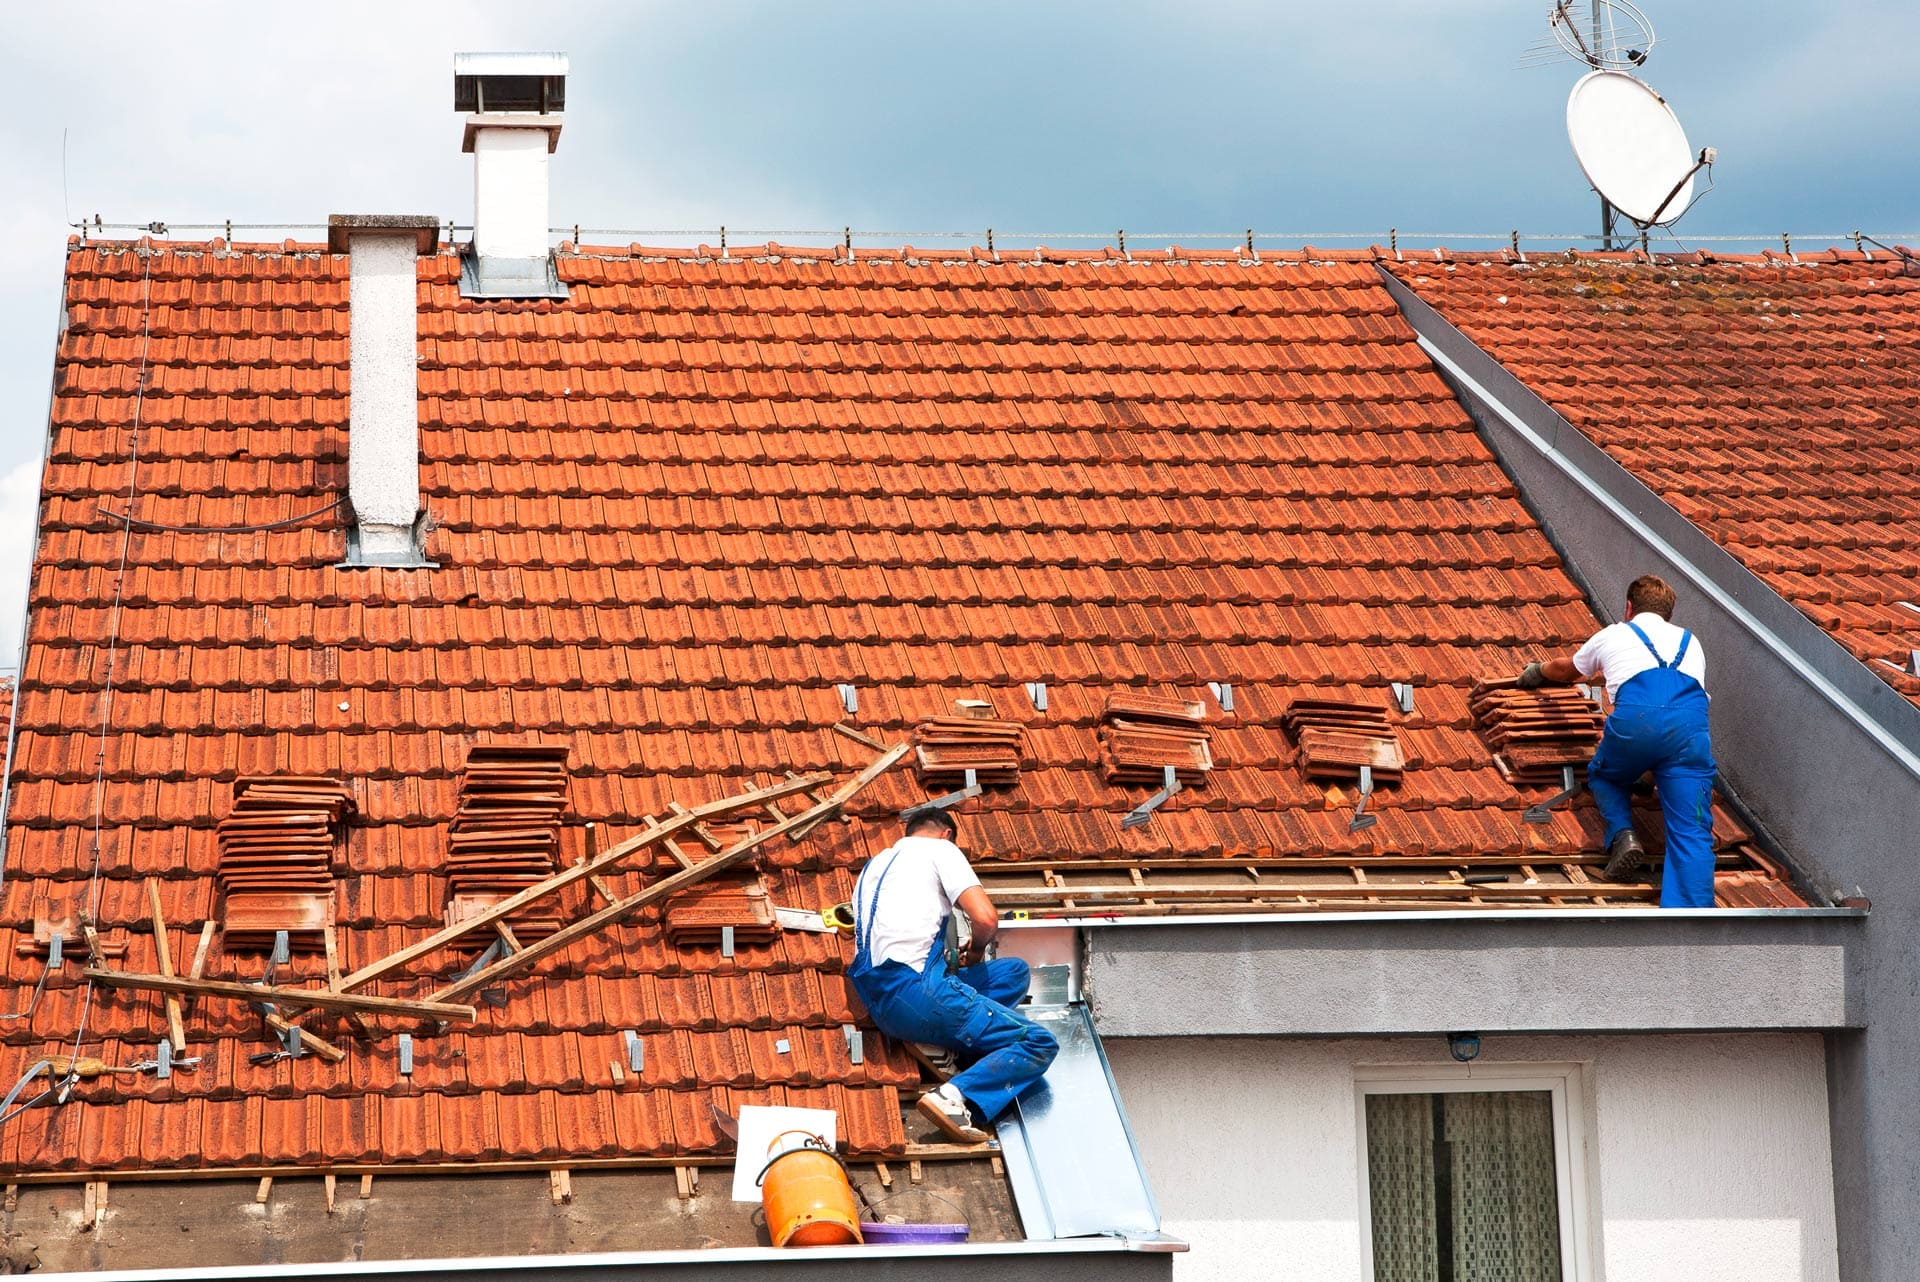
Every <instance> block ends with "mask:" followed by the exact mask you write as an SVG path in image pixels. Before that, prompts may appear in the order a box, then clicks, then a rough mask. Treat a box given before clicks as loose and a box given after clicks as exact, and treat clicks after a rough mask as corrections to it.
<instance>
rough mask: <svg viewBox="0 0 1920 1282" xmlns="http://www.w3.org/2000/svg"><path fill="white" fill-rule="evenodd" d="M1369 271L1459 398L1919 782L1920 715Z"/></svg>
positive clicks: (1428, 312)
mask: <svg viewBox="0 0 1920 1282" xmlns="http://www.w3.org/2000/svg"><path fill="white" fill-rule="evenodd" d="M1376 270H1377V271H1378V272H1379V273H1380V276H1381V278H1382V279H1383V280H1384V281H1385V282H1386V288H1387V292H1388V293H1389V294H1391V295H1392V296H1393V298H1394V301H1395V302H1396V303H1398V304H1399V305H1400V310H1401V314H1402V315H1404V316H1405V317H1406V319H1407V321H1408V323H1409V324H1411V325H1412V326H1413V330H1414V334H1415V335H1416V337H1417V338H1418V340H1419V343H1420V347H1421V348H1422V350H1424V351H1425V352H1426V353H1427V355H1428V356H1430V357H1431V358H1432V359H1433V361H1434V363H1435V365H1437V366H1438V367H1439V369H1440V372H1441V373H1442V375H1443V376H1444V377H1445V378H1446V380H1447V381H1448V382H1449V383H1450V384H1452V385H1453V387H1454V389H1455V390H1456V391H1457V392H1458V393H1460V394H1461V395H1463V396H1465V397H1469V398H1471V399H1472V400H1473V401H1474V402H1476V403H1477V404H1479V405H1480V406H1482V407H1483V408H1484V409H1485V410H1486V411H1488V412H1489V413H1491V414H1493V415H1495V416H1497V417H1498V418H1499V419H1500V420H1501V421H1502V422H1503V423H1505V424H1506V426H1507V427H1508V428H1509V429H1510V430H1511V431H1512V432H1513V433H1514V434H1515V435H1516V436H1517V437H1518V438H1519V439H1521V440H1522V441H1525V442H1526V443H1527V444H1528V445H1529V446H1530V447H1532V448H1533V449H1534V450H1536V451H1538V452H1539V453H1540V455H1541V456H1542V457H1544V458H1545V459H1547V460H1548V461H1549V462H1550V463H1552V464H1553V465H1554V466H1555V467H1557V468H1558V469H1559V470H1560V471H1561V472H1563V473H1565V474H1566V475H1567V476H1568V477H1569V478H1570V479H1571V480H1573V481H1574V482H1575V483H1576V484H1577V485H1579V486H1580V487H1581V488H1582V489H1583V490H1585V491H1586V492H1587V493H1588V494H1589V495H1590V496H1591V497H1592V498H1593V499H1594V500H1595V501H1596V502H1598V503H1599V504H1601V505H1602V506H1603V507H1605V508H1606V509H1608V511H1610V512H1611V513H1612V514H1613V516H1614V517H1615V519H1617V520H1619V521H1620V522H1622V523H1623V524H1624V525H1626V526H1627V527H1628V529H1630V530H1631V531H1632V532H1633V533H1634V534H1635V535H1636V536H1637V537H1638V538H1640V539H1642V540H1644V541H1645V542H1646V543H1648V544H1649V545H1650V546H1652V547H1654V548H1655V549H1656V550H1657V551H1658V552H1659V553H1660V554H1661V555H1663V556H1665V557H1667V558H1668V559H1669V560H1671V561H1672V562H1673V563H1674V564H1676V565H1678V566H1682V567H1684V568H1685V569H1687V570H1688V571H1689V572H1690V573H1691V575H1692V577H1693V580H1694V586H1696V587H1698V588H1699V590H1700V591H1701V592H1703V593H1706V594H1707V595H1708V596H1710V597H1712V598H1713V599H1714V601H1715V602H1716V603H1717V604H1718V605H1720V607H1721V608H1723V609H1724V610H1726V611H1727V613H1728V614H1729V615H1731V616H1733V617H1734V618H1735V619H1737V620H1738V621H1739V622H1740V623H1741V625H1742V626H1743V627H1745V628H1746V629H1747V630H1748V631H1749V632H1751V633H1752V634H1753V636H1754V637H1755V638H1756V639H1757V640H1758V641H1759V642H1760V643H1761V644H1762V645H1764V646H1765V647H1766V648H1767V649H1768V650H1770V651H1772V652H1773V653H1774V654H1775V655H1776V656H1778V657H1779V658H1780V660H1781V661H1782V662H1784V663H1785V664H1787V665H1788V666H1789V667H1790V668H1792V669H1793V670H1794V671H1795V672H1796V673H1797V674H1798V675H1799V676H1800V677H1801V678H1802V679H1803V680H1804V681H1805V682H1806V683H1807V684H1808V685H1809V686H1810V687H1812V688H1813V689H1815V690H1817V691H1818V692H1819V693H1820V694H1821V696H1822V697H1823V698H1825V699H1826V700H1827V701H1828V703H1830V704H1831V705H1832V706H1833V707H1834V708H1835V709H1836V710H1838V711H1839V712H1840V713H1841V714H1842V715H1844V716H1845V717H1847V718H1848V719H1849V720H1851V721H1852V722H1854V724H1856V725H1857V726H1859V727H1860V728H1861V729H1862V730H1863V731H1864V732H1866V734H1867V735H1868V736H1869V737H1870V738H1872V739H1873V740H1874V741H1875V742H1877V743H1878V744H1879V745H1880V746H1881V747H1882V748H1884V749H1885V750H1886V752H1887V753H1888V755H1890V756H1891V757H1893V758H1894V759H1895V760H1896V761H1898V762H1899V763H1900V765H1901V767H1902V768H1903V769H1905V770H1906V771H1907V772H1908V773H1909V774H1911V775H1913V776H1914V777H1915V779H1917V780H1920V707H1916V706H1915V705H1914V704H1913V703H1911V702H1909V701H1908V700H1907V699H1906V697H1905V696H1903V695H1901V694H1900V692H1899V691H1897V690H1895V689H1894V688H1893V687H1892V686H1889V685H1888V684H1887V683H1886V682H1884V681H1882V680H1881V679H1880V678H1879V677H1878V676H1876V675H1874V673H1873V672H1872V671H1871V670H1870V669H1869V668H1868V667H1867V666H1866V665H1865V664H1864V663H1862V662H1861V661H1860V660H1859V659H1857V658H1855V657H1854V655H1853V654H1852V653H1850V652H1849V651H1848V650H1847V648H1846V647H1845V646H1843V645H1841V644H1840V643H1839V642H1838V641H1835V640H1834V639H1833V638H1832V637H1831V636H1829V635H1828V634H1827V632H1826V630H1825V629H1824V628H1821V627H1820V626H1819V625H1818V624H1816V623H1814V622H1813V620H1811V619H1809V618H1807V617H1806V616H1805V615H1804V614H1802V613H1800V611H1799V610H1798V609H1796V608H1794V606H1793V605H1792V604H1791V603H1790V602H1788V601H1787V600H1786V599H1785V598H1784V597H1782V596H1781V595H1780V594H1779V593H1778V592H1775V591H1774V590H1773V588H1772V587H1770V586H1769V585H1768V584H1767V583H1766V581H1765V580H1763V579H1761V578H1760V577H1759V576H1758V575H1756V574H1755V573H1754V572H1753V571H1751V570H1749V569H1748V568H1747V567H1746V566H1744V565H1742V564H1741V563H1740V561H1739V560H1738V559H1737V558H1735V557H1734V555H1733V554H1732V553H1730V552H1728V551H1727V550H1726V549H1725V548H1723V547H1721V546H1720V545H1719V544H1717V543H1715V542H1714V541H1713V540H1712V539H1711V538H1709V537H1708V536H1707V535H1706V534H1705V533H1704V532H1703V531H1702V530H1701V529H1700V528H1699V527H1698V526H1696V525H1694V524H1693V522H1691V521H1689V520H1688V519H1687V518H1686V517H1684V516H1682V515H1681V514H1680V513H1679V512H1677V511H1675V510H1674V508H1673V507H1672V506H1671V505H1670V504H1668V503H1667V501H1666V500H1665V499H1662V498H1661V497H1660V496H1659V495H1658V494H1656V493H1655V492H1654V491H1653V490H1652V489H1651V488H1649V487H1648V486H1647V485H1646V484H1645V483H1644V482H1642V481H1641V480H1640V479H1639V478H1638V477H1636V476H1634V475H1633V473H1631V472H1629V471H1628V470H1627V469H1626V468H1625V467H1623V466H1622V465H1621V464H1620V463H1618V462H1616V461H1615V460H1614V459H1613V457H1612V456H1611V455H1609V454H1608V453H1607V452H1606V451H1605V450H1604V449H1602V448H1601V447H1600V446H1599V445H1597V444H1595V443H1594V442H1593V441H1592V440H1591V439H1590V438H1589V437H1588V436H1587V435H1586V434H1585V433H1584V432H1582V431H1581V430H1580V429H1579V428H1578V427H1576V426H1574V424H1573V423H1571V422H1570V421H1568V420H1567V419H1566V418H1565V417H1564V416H1563V415H1562V414H1561V413H1560V412H1559V411H1558V410H1556V409H1554V408H1553V407H1552V406H1551V405H1549V404H1547V402H1546V401H1544V400H1543V399H1541V398H1540V396H1538V395H1537V394H1536V393H1535V392H1533V390H1532V389H1530V388H1529V387H1527V385H1526V384H1525V383H1523V382H1521V381H1520V379H1519V378H1517V377H1515V376H1514V374H1513V373H1512V372H1511V371H1509V370H1508V369H1507V368H1506V367H1505V366H1503V365H1501V364H1500V363H1499V362H1498V361H1496V360H1494V359H1493V357H1491V356H1489V355H1488V354H1487V353H1486V352H1485V351H1484V350H1482V349H1481V348H1480V347H1479V345H1478V344H1476V343H1474V342H1473V340H1472V339H1470V338H1468V337H1467V336H1466V335H1465V334H1463V333H1461V332H1460V331H1459V329H1457V328H1455V326H1454V325H1453V324H1452V323H1451V322H1449V321H1448V320H1447V319H1446V318H1445V317H1443V316H1441V315H1440V313H1439V312H1438V311H1436V310H1435V309H1434V308H1433V307H1431V306H1430V305H1428V304H1427V302H1426V301H1425V300H1424V299H1422V298H1421V297H1420V296H1419V294H1417V293H1416V292H1415V291H1414V290H1413V288H1412V287H1411V286H1409V285H1407V284H1405V283H1404V282H1402V281H1401V280H1400V279H1399V278H1398V277H1396V276H1395V275H1394V274H1393V273H1392V272H1390V271H1388V270H1387V269H1386V268H1384V267H1377V268H1376ZM1549 524H1550V522H1549Z"/></svg>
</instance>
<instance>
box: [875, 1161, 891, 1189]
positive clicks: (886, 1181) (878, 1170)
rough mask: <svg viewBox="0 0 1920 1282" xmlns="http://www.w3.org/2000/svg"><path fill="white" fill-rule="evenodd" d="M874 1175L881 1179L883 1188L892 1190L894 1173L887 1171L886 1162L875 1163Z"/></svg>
mask: <svg viewBox="0 0 1920 1282" xmlns="http://www.w3.org/2000/svg"><path fill="white" fill-rule="evenodd" d="M873 1173H874V1175H875V1177H877V1178H878V1179H879V1181H880V1187H881V1188H883V1189H890V1188H892V1187H893V1172H892V1171H890V1170H888V1169H887V1164H886V1163H885V1162H875V1163H874V1164H873Z"/></svg>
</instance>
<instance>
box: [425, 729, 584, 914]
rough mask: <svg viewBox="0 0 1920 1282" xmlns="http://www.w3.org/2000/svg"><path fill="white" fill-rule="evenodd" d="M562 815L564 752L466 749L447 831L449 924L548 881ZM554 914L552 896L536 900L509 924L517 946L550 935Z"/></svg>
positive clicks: (556, 854) (494, 747)
mask: <svg viewBox="0 0 1920 1282" xmlns="http://www.w3.org/2000/svg"><path fill="white" fill-rule="evenodd" d="M566 809H567V749H566V748H565V747H557V746H549V745H538V744H534V745H524V744H522V745H508V744H498V745H492V746H486V745H483V746H479V747H475V748H473V749H471V750H469V751H468V753H467V768H466V771H465V773H464V774H462V775H461V778H460V807H459V809H458V810H456V811H455V812H454V816H453V823H452V824H451V825H450V826H449V827H448V829H447V885H448V887H449V889H450V891H451V897H450V900H449V902H448V906H447V919H448V921H449V922H455V921H461V920H464V919H465V918H466V917H468V916H470V915H472V913H473V912H475V911H477V910H479V909H483V908H486V907H488V906H490V905H492V904H494V903H497V902H499V901H500V900H502V899H505V898H506V897H508V896H509V895H513V894H517V893H519V892H520V891H522V890H525V889H526V888H527V887H529V886H532V885H535V884H537V883H539V882H542V881H545V880H546V879H547V878H549V877H551V876H553V873H554V869H555V866H556V864H557V863H558V860H559V854H560V817H561V816H562V815H563V814H565V813H566ZM555 907H556V900H555V899H554V898H553V897H548V898H545V899H541V900H537V901H535V902H534V903H532V904H529V905H528V906H527V907H526V908H524V909H522V910H521V911H520V912H518V913H516V914H514V915H513V916H511V917H509V918H508V919H507V924H508V926H509V927H511V928H512V930H513V932H514V934H515V936H516V937H517V938H520V939H522V940H527V941H531V940H533V939H538V938H541V937H543V936H546V935H550V934H552V933H553V932H554V931H556V930H558V929H559V928H560V924H561V923H560V919H559V917H558V916H557V915H556V913H555ZM476 942H482V941H478V940H477V939H476Z"/></svg>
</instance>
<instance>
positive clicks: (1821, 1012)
mask: <svg viewBox="0 0 1920 1282" xmlns="http://www.w3.org/2000/svg"><path fill="white" fill-rule="evenodd" d="M1572 915H1573V914H1572V913H1558V912H1556V913H1533V914H1528V915H1527V919H1528V920H1527V922H1516V921H1514V920H1512V919H1511V918H1509V919H1507V920H1488V919H1487V918H1486V917H1477V918H1471V919H1469V916H1468V914H1464V913H1459V914H1451V915H1450V917H1451V920H1446V921H1440V920H1435V919H1434V918H1435V916H1436V914H1424V913H1423V914H1413V913H1406V914H1381V913H1375V914H1339V915H1338V916H1337V917H1336V916H1335V915H1334V914H1313V915H1311V916H1300V917H1290V918H1281V919H1267V920H1266V921H1264V922H1260V921H1258V920H1248V919H1241V920H1240V921H1238V922H1236V923H1234V926H1233V928H1232V929H1219V928H1217V925H1216V924H1214V923H1210V922H1208V921H1205V920H1195V919H1191V918H1189V919H1185V920H1166V919H1155V920H1153V921H1151V922H1146V923H1133V922H1129V923H1111V924H1109V926H1108V928H1106V929H1101V930H1092V929H1089V930H1087V931H1085V933H1084V938H1085V940H1086V959H1087V961H1086V966H1087V978H1086V985H1087V991H1088V994H1089V996H1090V999H1091V1005H1092V1010H1093V1015H1094V1024H1095V1027H1096V1028H1097V1029H1098V1030H1099V1033H1100V1035H1101V1037H1102V1038H1114V1037H1229V1036H1267V1037H1380V1036H1411V1035H1424V1034H1432V1033H1446V1032H1455V1031H1463V1030H1464V1031H1477V1032H1483V1033H1496V1032H1497V1033H1503V1034H1544V1033H1566V1034H1575V1033H1637V1032H1704V1031H1719V1032H1734V1031H1753V1030H1781V1029H1788V1030H1828V1029H1840V1028H1856V1027H1861V1026H1863V1025H1864V1023H1865V1010H1864V1003H1863V1001H1862V1000H1861V997H1860V995H1859V993H1858V991H1857V989H1856V981H1855V979H1853V978H1851V977H1850V976H1849V974H1848V969H1849V968H1848V964H1847V962H1848V955H1849V953H1851V952H1853V951H1855V950H1856V949H1857V948H1858V947H1859V946H1860V943H1861V933H1862V930H1863V928H1864V925H1865V922H1866V920H1867V918H1866V915H1865V914H1864V913H1861V912H1859V911H1858V910H1851V909H1841V910H1819V909H1814V910H1802V911H1798V912H1791V913H1782V914H1778V915H1775V916H1773V917H1771V918H1766V919H1758V918H1754V917H1746V916H1741V915H1739V914H1738V913H1737V912H1736V911H1734V910H1725V909H1722V910H1702V911H1699V912H1696V913H1683V912H1679V911H1664V910H1663V911H1657V912H1656V911H1645V910H1643V911H1639V912H1635V913H1632V914H1619V915H1612V916H1608V915H1604V914H1591V915H1584V916H1583V919H1582V921H1581V923H1580V924H1574V923H1570V922H1566V921H1565V920H1564V919H1565V918H1566V917H1569V916H1572ZM1361 917H1365V918H1367V920H1366V921H1364V922H1362V921H1359V920H1356V918H1361ZM1383 918H1385V919H1386V920H1382V919H1383ZM1303 922H1312V923H1313V928H1312V929H1302V928H1299V926H1300V924H1301V923H1303ZM1529 923H1530V924H1529ZM1220 924H1224V923H1220ZM1195 993H1206V994H1209V995H1210V996H1209V999H1208V1000H1207V1001H1206V1002H1203V1003H1196V1002H1194V1000H1193V995H1194V994H1195Z"/></svg>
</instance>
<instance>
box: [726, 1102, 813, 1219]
mask: <svg viewBox="0 0 1920 1282" xmlns="http://www.w3.org/2000/svg"><path fill="white" fill-rule="evenodd" d="M782 1131H805V1132H806V1133H807V1134H809V1135H818V1136H819V1137H820V1138H821V1139H823V1140H825V1141H826V1142H827V1147H828V1148H832V1147H834V1146H835V1145H837V1144H838V1143H839V1142H840V1118H839V1115H838V1114H836V1113H835V1112H834V1111H833V1110H832V1109H830V1108H769V1107H766V1106H764V1105H760V1104H747V1105H745V1106H743V1107H742V1108H741V1109H740V1141H739V1147H738V1148H737V1149H735V1150H734V1159H733V1200H734V1201H736V1202H758V1201H759V1200H760V1188H759V1186H758V1185H757V1184H755V1183H754V1182H753V1181H754V1179H755V1177H756V1176H758V1175H759V1174H760V1168H761V1167H763V1166H765V1165H766V1164H767V1159H768V1158H769V1157H771V1156H773V1154H772V1152H771V1151H770V1146H771V1145H772V1144H773V1141H774V1137H775V1136H777V1135H779V1134H780V1133H781V1132H782ZM798 1140H799V1136H789V1137H788V1139H787V1141H786V1143H785V1144H783V1147H787V1148H792V1147H795V1146H796V1145H797V1142H798Z"/></svg>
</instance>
